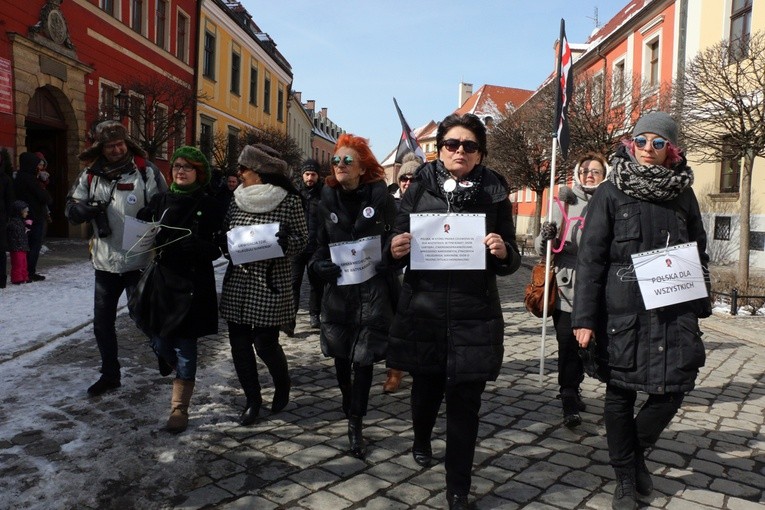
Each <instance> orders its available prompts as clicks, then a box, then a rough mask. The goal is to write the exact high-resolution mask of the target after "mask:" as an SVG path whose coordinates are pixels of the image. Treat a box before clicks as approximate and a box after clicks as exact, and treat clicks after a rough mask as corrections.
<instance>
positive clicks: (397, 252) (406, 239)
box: [390, 232, 412, 260]
mask: <svg viewBox="0 0 765 510" xmlns="http://www.w3.org/2000/svg"><path fill="white" fill-rule="evenodd" d="M411 250H412V234H410V233H409V232H404V233H403V234H399V235H397V236H394V237H393V239H391V241H390V254H391V255H392V256H393V258H394V259H396V260H398V259H400V258H401V257H405V256H406V255H408V254H409V252H410V251H411Z"/></svg>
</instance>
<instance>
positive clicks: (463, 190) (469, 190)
mask: <svg viewBox="0 0 765 510" xmlns="http://www.w3.org/2000/svg"><path fill="white" fill-rule="evenodd" d="M482 178H483V167H482V166H481V165H476V166H475V167H474V168H473V169H472V170H471V171H470V172H469V173H468V174H467V175H466V176H464V177H462V179H459V181H458V182H457V187H456V188H455V189H454V191H452V192H450V193H447V192H446V191H444V183H445V182H446V181H447V180H449V179H453V177H452V175H451V174H450V173H449V171H448V170H446V167H444V164H443V162H441V160H440V159H439V160H436V181H437V183H438V189H439V190H440V191H441V193H443V194H444V196H445V197H446V200H447V201H448V202H449V203H450V204H451V205H452V207H454V208H456V209H462V208H464V207H465V206H466V205H468V204H472V203H473V202H475V200H476V198H477V197H478V192H479V191H480V190H481V179H482Z"/></svg>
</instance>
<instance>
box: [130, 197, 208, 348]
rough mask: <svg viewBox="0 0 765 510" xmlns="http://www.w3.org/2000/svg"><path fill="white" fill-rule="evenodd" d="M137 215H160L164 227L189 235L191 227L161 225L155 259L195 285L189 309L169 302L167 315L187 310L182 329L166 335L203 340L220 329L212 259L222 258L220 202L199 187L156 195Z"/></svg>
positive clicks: (186, 231)
mask: <svg viewBox="0 0 765 510" xmlns="http://www.w3.org/2000/svg"><path fill="white" fill-rule="evenodd" d="M165 211H166V212H165ZM163 214H164V217H163V216H162V215H163ZM138 218H139V219H142V220H144V221H150V220H154V221H156V220H158V219H159V218H162V223H161V225H167V226H168V227H181V228H182V229H188V230H191V235H187V234H188V230H179V229H176V228H162V229H161V230H160V231H159V233H158V234H157V237H156V240H155V246H157V254H156V260H157V262H158V263H159V264H160V265H161V266H163V267H164V268H166V269H168V270H170V271H171V272H173V273H175V274H176V275H179V276H181V277H183V278H185V279H187V280H189V281H191V282H192V283H193V288H194V291H193V298H192V301H191V307H190V309H189V310H181V309H177V306H175V307H174V306H173V305H175V303H167V306H168V310H167V313H178V314H183V313H186V314H187V319H186V320H185V321H184V322H183V324H182V325H181V327H180V328H178V329H177V330H176V331H175V332H174V334H173V335H168V337H170V338H199V337H202V336H205V335H212V334H215V333H217V332H218V292H217V289H216V287H215V274H214V271H213V264H212V262H213V261H214V260H215V259H217V258H218V257H220V249H219V248H218V245H217V239H216V235H217V234H218V232H219V231H220V226H221V223H222V221H223V218H222V215H221V211H220V206H219V204H218V202H217V201H216V200H215V199H214V198H212V197H210V196H209V195H207V194H206V193H205V192H204V191H203V190H201V189H199V190H197V191H196V192H194V193H192V194H188V195H186V194H179V193H172V192H169V191H168V192H165V193H161V194H159V195H155V196H154V197H152V199H151V201H150V202H149V205H148V206H147V207H144V208H143V209H141V210H140V211H139V213H138ZM184 236H186V237H184ZM168 243H170V244H168Z"/></svg>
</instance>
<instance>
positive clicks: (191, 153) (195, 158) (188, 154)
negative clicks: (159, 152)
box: [170, 145, 212, 186]
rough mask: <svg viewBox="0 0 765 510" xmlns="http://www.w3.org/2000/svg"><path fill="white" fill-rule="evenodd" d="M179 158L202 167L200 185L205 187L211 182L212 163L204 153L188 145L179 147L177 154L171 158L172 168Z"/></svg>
mask: <svg viewBox="0 0 765 510" xmlns="http://www.w3.org/2000/svg"><path fill="white" fill-rule="evenodd" d="M178 158H183V159H185V160H186V161H188V162H190V163H196V164H197V165H201V166H202V174H203V175H197V179H198V180H199V184H201V185H202V186H204V185H206V184H208V183H209V182H210V179H211V178H212V170H211V169H210V162H209V161H207V158H206V157H205V155H204V154H202V151H200V150H199V149H197V148H196V147H191V146H188V145H184V146H182V147H178V148H177V149H175V152H173V156H172V157H171V158H170V166H173V163H175V160H176V159H178ZM197 165H195V166H197Z"/></svg>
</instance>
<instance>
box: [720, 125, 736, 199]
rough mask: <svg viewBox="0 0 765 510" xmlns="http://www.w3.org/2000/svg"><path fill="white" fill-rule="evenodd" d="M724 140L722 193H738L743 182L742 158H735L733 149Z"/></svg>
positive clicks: (721, 177)
mask: <svg viewBox="0 0 765 510" xmlns="http://www.w3.org/2000/svg"><path fill="white" fill-rule="evenodd" d="M728 138H729V137H726V138H723V150H722V154H723V158H722V160H721V161H720V193H738V192H739V183H740V182H741V158H740V157H734V156H733V147H732V145H731V143H730V142H729V140H728Z"/></svg>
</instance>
